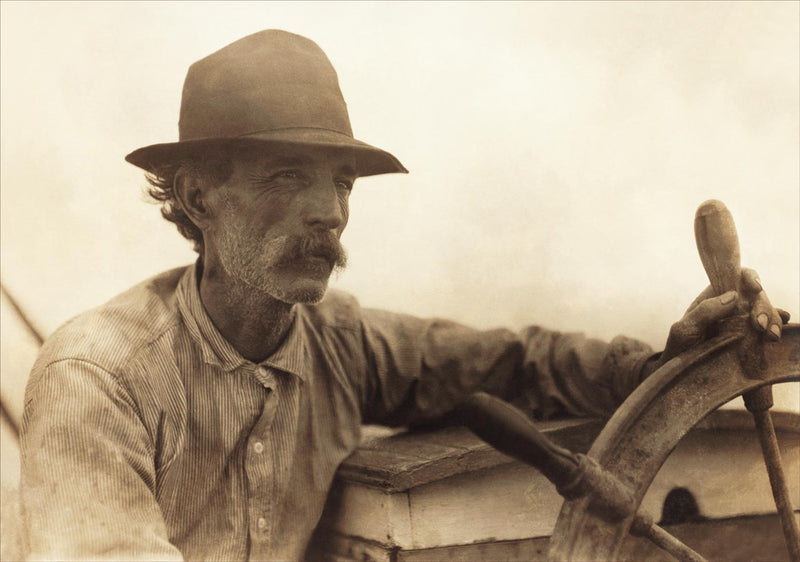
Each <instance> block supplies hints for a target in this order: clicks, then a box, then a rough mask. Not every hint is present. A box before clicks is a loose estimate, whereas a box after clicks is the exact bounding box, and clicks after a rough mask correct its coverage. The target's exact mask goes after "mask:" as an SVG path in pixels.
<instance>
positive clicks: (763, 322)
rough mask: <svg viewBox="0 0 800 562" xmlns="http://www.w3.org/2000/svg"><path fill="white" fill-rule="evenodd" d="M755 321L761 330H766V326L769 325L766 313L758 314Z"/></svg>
mask: <svg viewBox="0 0 800 562" xmlns="http://www.w3.org/2000/svg"><path fill="white" fill-rule="evenodd" d="M757 320H758V325H759V326H761V329H762V330H766V329H767V324H768V323H769V316H767V314H766V312H762V313H761V314H759V315H758V318H757ZM774 327H775V326H773V328H774Z"/></svg>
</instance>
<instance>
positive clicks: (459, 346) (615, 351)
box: [362, 310, 653, 425]
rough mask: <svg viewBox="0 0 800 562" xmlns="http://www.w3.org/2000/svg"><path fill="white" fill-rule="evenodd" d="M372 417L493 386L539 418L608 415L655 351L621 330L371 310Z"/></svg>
mask: <svg viewBox="0 0 800 562" xmlns="http://www.w3.org/2000/svg"><path fill="white" fill-rule="evenodd" d="M362 329H363V338H364V349H365V353H366V358H367V361H366V363H367V373H366V376H365V387H366V390H365V392H364V396H363V398H362V400H363V402H362V403H363V404H364V418H365V419H364V421H365V422H367V423H382V424H387V425H404V424H409V423H416V422H424V421H428V420H433V419H436V418H437V417H439V416H441V415H443V414H445V413H447V412H449V411H450V410H451V409H452V408H453V407H454V406H455V405H456V404H457V403H458V402H460V401H461V400H463V399H464V398H465V397H466V396H467V395H468V394H470V393H472V392H475V391H477V390H485V391H487V392H490V393H492V394H495V395H497V396H500V397H501V398H504V399H506V400H509V401H511V402H513V403H515V404H516V405H517V406H520V407H522V408H523V409H524V410H526V411H528V412H530V413H531V414H533V415H535V416H537V417H552V416H554V415H559V414H571V415H592V416H608V415H610V414H611V413H613V411H614V409H615V408H616V407H617V406H618V405H619V404H620V403H621V402H622V400H624V398H625V397H626V396H627V395H628V394H629V393H630V392H631V391H632V390H633V389H634V388H635V387H636V386H637V385H638V384H639V382H640V380H641V373H642V371H643V368H644V366H645V364H646V362H647V360H648V359H649V358H651V357H652V356H653V352H652V350H651V349H650V348H649V347H648V346H647V345H646V344H643V343H641V342H638V341H636V340H633V339H630V338H625V337H619V338H615V339H614V340H613V341H612V342H611V343H605V342H602V341H599V340H596V339H590V338H587V337H585V336H583V335H582V334H565V333H559V332H553V331H550V330H545V329H542V328H539V327H530V328H527V329H525V330H523V331H522V332H521V333H519V334H515V333H513V332H511V331H509V330H502V329H500V330H486V331H480V330H475V329H472V328H469V327H466V326H463V325H460V324H457V323H455V322H451V321H447V320H439V319H435V320H424V319H420V318H414V317H411V316H407V315H402V314H392V313H387V312H382V311H375V310H364V311H363V317H362Z"/></svg>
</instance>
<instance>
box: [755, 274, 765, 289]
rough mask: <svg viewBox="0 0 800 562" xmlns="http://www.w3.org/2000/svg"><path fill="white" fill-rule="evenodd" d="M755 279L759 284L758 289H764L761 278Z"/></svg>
mask: <svg viewBox="0 0 800 562" xmlns="http://www.w3.org/2000/svg"><path fill="white" fill-rule="evenodd" d="M753 281H755V283H756V285H758V290H759V291H763V290H764V286H763V285H762V284H761V279H759V278H758V277H756V278H755V279H753Z"/></svg>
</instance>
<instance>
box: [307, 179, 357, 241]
mask: <svg viewBox="0 0 800 562" xmlns="http://www.w3.org/2000/svg"><path fill="white" fill-rule="evenodd" d="M307 194H308V201H307V202H306V206H305V207H306V209H305V217H304V218H305V222H306V224H307V225H308V226H310V227H312V228H314V229H318V230H338V229H339V228H341V227H342V226H343V225H344V224H345V221H346V220H347V201H346V200H345V199H342V198H341V197H340V196H339V194H338V192H337V189H336V184H335V183H334V182H333V181H332V180H327V181H319V182H316V183H315V185H314V186H313V188H312V189H309V190H307Z"/></svg>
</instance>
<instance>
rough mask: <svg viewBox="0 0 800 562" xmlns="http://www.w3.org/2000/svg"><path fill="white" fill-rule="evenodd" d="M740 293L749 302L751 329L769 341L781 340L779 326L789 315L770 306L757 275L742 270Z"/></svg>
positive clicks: (754, 272)
mask: <svg viewBox="0 0 800 562" xmlns="http://www.w3.org/2000/svg"><path fill="white" fill-rule="evenodd" d="M742 292H743V293H744V295H745V296H746V297H747V298H748V299H749V300H750V302H751V308H750V318H751V320H752V322H753V327H754V328H755V329H756V330H758V331H759V332H762V333H763V334H764V337H766V338H767V339H768V340H771V341H778V340H779V339H780V338H781V326H783V325H784V324H786V323H787V322H788V321H789V313H788V312H786V311H782V310H779V309H777V308H775V307H774V306H772V304H771V303H770V302H769V298H768V297H767V293H765V292H764V287H763V286H762V285H761V281H760V280H759V278H758V273H756V271H755V270H753V269H749V268H742Z"/></svg>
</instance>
